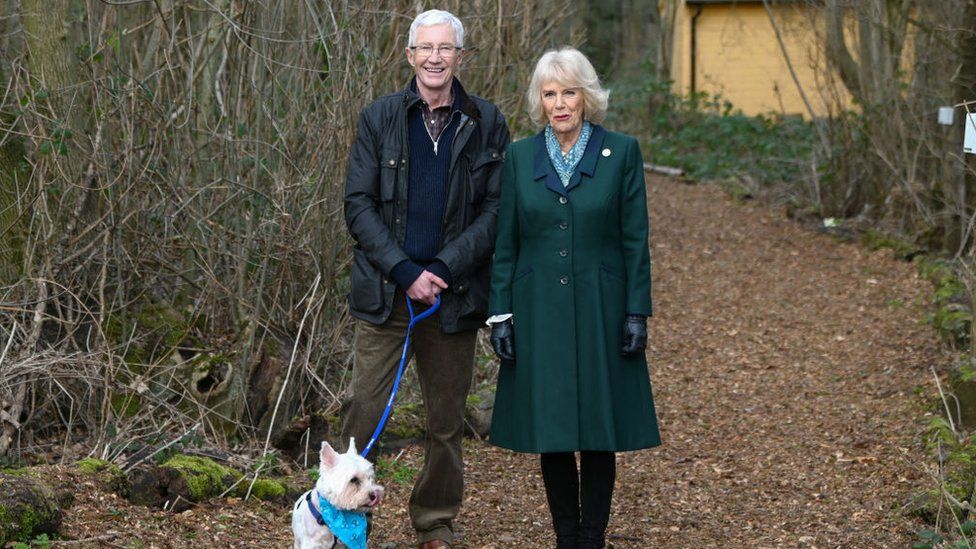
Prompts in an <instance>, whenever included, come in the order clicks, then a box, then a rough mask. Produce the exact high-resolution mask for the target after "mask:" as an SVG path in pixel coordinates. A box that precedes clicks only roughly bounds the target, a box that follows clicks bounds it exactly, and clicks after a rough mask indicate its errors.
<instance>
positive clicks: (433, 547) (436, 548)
mask: <svg viewBox="0 0 976 549" xmlns="http://www.w3.org/2000/svg"><path fill="white" fill-rule="evenodd" d="M450 548H451V544H450V543H448V542H446V541H444V540H442V539H435V540H433V541H425V542H423V543H421V544H420V545H418V546H417V549H450Z"/></svg>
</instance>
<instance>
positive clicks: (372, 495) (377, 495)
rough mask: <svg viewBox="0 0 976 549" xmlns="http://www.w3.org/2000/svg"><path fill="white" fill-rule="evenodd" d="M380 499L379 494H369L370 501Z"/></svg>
mask: <svg viewBox="0 0 976 549" xmlns="http://www.w3.org/2000/svg"><path fill="white" fill-rule="evenodd" d="M379 497H380V496H379V494H377V493H376V492H370V493H369V501H376V500H377V499H378V498H379Z"/></svg>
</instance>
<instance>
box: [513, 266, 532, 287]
mask: <svg viewBox="0 0 976 549" xmlns="http://www.w3.org/2000/svg"><path fill="white" fill-rule="evenodd" d="M534 270H535V269H533V268H532V267H526V268H524V269H522V270H521V271H519V272H517V273H515V276H513V277H512V284H515V283H516V282H518V281H519V280H522V279H523V278H525V277H527V276H529V275H530V274H532V271H534Z"/></svg>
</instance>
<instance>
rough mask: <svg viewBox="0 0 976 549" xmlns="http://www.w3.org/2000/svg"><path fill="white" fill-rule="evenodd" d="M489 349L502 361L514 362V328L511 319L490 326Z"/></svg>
mask: <svg viewBox="0 0 976 549" xmlns="http://www.w3.org/2000/svg"><path fill="white" fill-rule="evenodd" d="M491 348H492V349H494V350H495V354H496V355H498V358H500V359H502V360H509V361H511V360H515V328H514V327H513V326H512V319H510V318H509V319H508V320H503V321H501V322H496V323H494V324H492V325H491Z"/></svg>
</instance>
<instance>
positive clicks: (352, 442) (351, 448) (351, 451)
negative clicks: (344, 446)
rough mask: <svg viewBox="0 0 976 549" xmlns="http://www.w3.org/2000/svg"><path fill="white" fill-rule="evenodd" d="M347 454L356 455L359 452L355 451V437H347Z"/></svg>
mask: <svg viewBox="0 0 976 549" xmlns="http://www.w3.org/2000/svg"><path fill="white" fill-rule="evenodd" d="M346 453H347V454H358V453H359V450H357V449H356V437H349V449H348V450H346Z"/></svg>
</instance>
